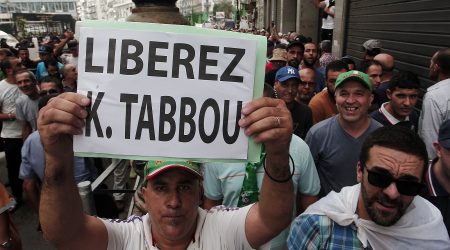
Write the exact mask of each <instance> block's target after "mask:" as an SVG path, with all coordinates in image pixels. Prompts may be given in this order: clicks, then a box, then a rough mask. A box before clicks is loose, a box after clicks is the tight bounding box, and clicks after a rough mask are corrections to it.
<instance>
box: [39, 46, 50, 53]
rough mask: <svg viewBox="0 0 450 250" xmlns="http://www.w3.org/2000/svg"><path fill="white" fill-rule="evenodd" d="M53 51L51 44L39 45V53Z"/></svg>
mask: <svg viewBox="0 0 450 250" xmlns="http://www.w3.org/2000/svg"><path fill="white" fill-rule="evenodd" d="M52 51H53V49H52V48H51V47H49V46H45V45H42V46H41V47H39V54H50V53H52Z"/></svg>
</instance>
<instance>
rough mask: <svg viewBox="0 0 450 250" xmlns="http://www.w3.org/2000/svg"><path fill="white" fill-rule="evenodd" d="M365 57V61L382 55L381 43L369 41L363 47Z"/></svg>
mask: <svg viewBox="0 0 450 250" xmlns="http://www.w3.org/2000/svg"><path fill="white" fill-rule="evenodd" d="M362 48H363V52H364V56H363V60H373V58H374V57H375V56H376V55H378V54H380V53H381V42H380V40H376V39H369V40H367V41H365V42H364V43H363V45H362Z"/></svg>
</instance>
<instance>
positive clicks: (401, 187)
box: [365, 167, 422, 196]
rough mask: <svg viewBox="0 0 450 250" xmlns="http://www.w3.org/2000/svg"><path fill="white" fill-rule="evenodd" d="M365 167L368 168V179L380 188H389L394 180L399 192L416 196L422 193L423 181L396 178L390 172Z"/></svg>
mask: <svg viewBox="0 0 450 250" xmlns="http://www.w3.org/2000/svg"><path fill="white" fill-rule="evenodd" d="M365 169H366V170H367V173H368V176H367V179H368V180H369V183H370V184H371V185H373V186H376V187H379V188H387V187H389V185H391V183H392V182H394V183H395V186H396V187H397V190H398V192H399V193H400V194H402V195H406V196H416V195H418V194H419V193H420V191H421V189H422V183H420V182H417V181H411V180H404V179H395V178H394V177H393V176H392V175H391V174H389V173H383V172H378V171H373V170H369V169H367V167H365Z"/></svg>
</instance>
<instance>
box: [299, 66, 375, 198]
mask: <svg viewBox="0 0 450 250" xmlns="http://www.w3.org/2000/svg"><path fill="white" fill-rule="evenodd" d="M335 99H336V106H337V110H338V112H339V113H338V114H337V115H335V116H333V117H331V118H328V119H326V120H324V121H321V122H319V123H317V124H316V125H314V126H313V127H312V128H311V129H310V131H309V133H308V134H307V136H306V140H305V141H306V143H307V144H308V146H309V148H310V150H311V153H312V155H313V158H314V162H315V163H316V167H317V172H318V173H319V177H320V184H321V191H320V196H325V195H326V194H328V193H329V192H330V191H332V190H333V191H336V192H339V191H340V190H341V188H342V187H345V186H351V185H354V184H356V183H357V182H356V169H355V166H356V163H357V162H358V155H357V154H356V153H355V152H358V151H359V150H360V148H361V145H362V143H363V141H364V140H365V139H366V138H367V136H369V134H370V133H371V132H372V131H374V130H375V129H377V128H379V127H381V126H382V125H381V124H380V123H378V122H377V121H375V120H373V119H372V118H371V117H370V116H369V115H368V109H369V107H370V104H371V102H372V100H373V96H372V85H371V83H370V80H369V77H368V76H367V75H366V74H364V73H362V72H360V71H356V70H352V71H349V72H346V73H342V74H340V75H339V76H338V77H337V79H336V84H335Z"/></svg>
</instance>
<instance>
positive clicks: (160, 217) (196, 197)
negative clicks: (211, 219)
mask: <svg viewBox="0 0 450 250" xmlns="http://www.w3.org/2000/svg"><path fill="white" fill-rule="evenodd" d="M142 192H143V196H144V200H145V205H146V207H147V210H148V213H149V214H150V216H151V220H152V233H153V235H154V238H156V239H165V240H167V241H171V242H184V241H187V242H189V241H190V240H191V239H192V236H193V234H194V232H195V228H196V221H197V214H198V211H197V209H198V206H199V204H200V199H201V192H202V190H201V186H200V182H199V179H198V178H196V177H195V176H194V175H193V174H191V173H188V172H186V171H184V170H179V169H172V170H167V171H165V172H163V173H161V174H160V175H158V176H156V177H154V178H153V179H151V180H149V181H148V183H147V186H146V187H145V188H143V189H142Z"/></svg>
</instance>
